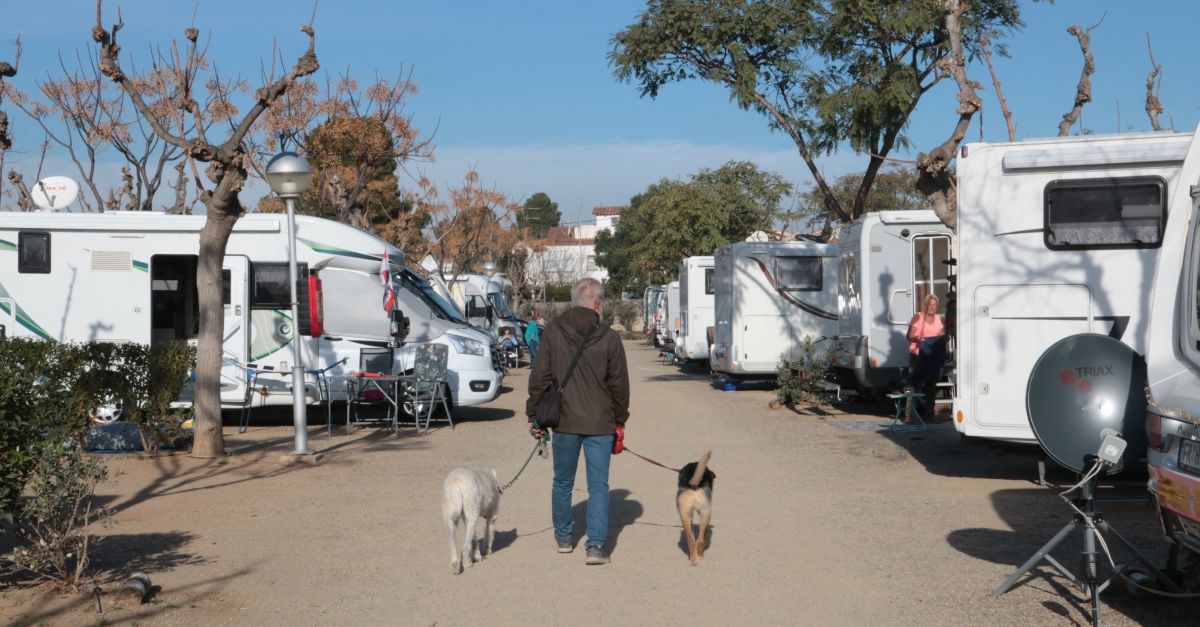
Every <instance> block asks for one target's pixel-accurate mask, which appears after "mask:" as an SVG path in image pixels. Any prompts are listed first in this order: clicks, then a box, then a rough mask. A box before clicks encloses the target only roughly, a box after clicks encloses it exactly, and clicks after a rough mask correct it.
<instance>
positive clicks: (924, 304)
mask: <svg viewBox="0 0 1200 627" xmlns="http://www.w3.org/2000/svg"><path fill="white" fill-rule="evenodd" d="M931 300H932V301H935V302H939V303H940V302H942V301H940V300H938V297H937V294H926V295H925V298H922V299H921V310H922V311H924V310H925V308H926V307H927V306H929V301H931Z"/></svg>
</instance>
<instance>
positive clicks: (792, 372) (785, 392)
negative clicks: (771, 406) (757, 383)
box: [775, 336, 832, 405]
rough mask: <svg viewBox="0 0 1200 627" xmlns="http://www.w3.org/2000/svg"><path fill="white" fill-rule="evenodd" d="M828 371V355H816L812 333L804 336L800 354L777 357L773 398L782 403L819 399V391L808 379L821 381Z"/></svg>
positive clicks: (790, 403) (828, 373)
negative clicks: (777, 364) (777, 363)
mask: <svg viewBox="0 0 1200 627" xmlns="http://www.w3.org/2000/svg"><path fill="white" fill-rule="evenodd" d="M831 372H832V369H831V368H830V366H829V355H828V354H824V355H818V354H817V351H816V344H815V342H814V341H813V338H812V336H805V338H804V341H803V342H802V343H801V346H800V355H799V356H797V357H789V356H788V355H780V356H779V366H778V367H777V368H776V370H775V373H776V379H777V381H776V383H777V384H778V387H776V388H775V399H776V400H777V401H779V402H780V403H782V404H784V405H795V404H796V403H818V402H821V401H822V400H823V399H822V398H821V396H822V395H821V391H820V390H819V389H818V390H814V389H813V387H812V385H811V382H812V381H824V380H826V379H827V378H828V377H829V375H830V373H831Z"/></svg>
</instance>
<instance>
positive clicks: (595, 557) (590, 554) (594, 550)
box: [587, 546, 610, 566]
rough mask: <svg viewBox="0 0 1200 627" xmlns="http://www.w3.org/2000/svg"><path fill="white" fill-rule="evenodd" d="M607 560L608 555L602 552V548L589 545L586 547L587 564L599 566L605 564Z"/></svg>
mask: <svg viewBox="0 0 1200 627" xmlns="http://www.w3.org/2000/svg"><path fill="white" fill-rule="evenodd" d="M609 561H610V560H609V559H608V556H607V555H605V554H604V549H602V548H600V547H598V546H589V547H588V548H587V563H588V565H590V566H599V565H601V564H607V563H608V562H609Z"/></svg>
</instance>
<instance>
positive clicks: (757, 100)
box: [609, 0, 1022, 220]
mask: <svg viewBox="0 0 1200 627" xmlns="http://www.w3.org/2000/svg"><path fill="white" fill-rule="evenodd" d="M943 14H944V12H943V8H942V5H941V3H940V2H934V1H932V0H929V1H925V2H896V1H895V0H649V1H648V2H647V6H646V10H645V11H644V12H643V13H642V14H641V16H640V17H639V18H638V20H637V21H636V22H634V23H633V24H631V25H629V26H627V27H626V28H625V29H624V30H622V31H621V32H619V33H617V34H616V35H615V36H613V39H612V43H613V51H612V52H611V53H610V55H609V62H610V64H611V65H612V67H613V73H614V76H615V77H616V78H617V79H618V80H621V81H625V82H629V83H633V84H636V85H637V86H638V87H639V88H640V89H641V92H642V95H643V96H650V97H652V98H653V97H655V96H657V94H658V91H659V89H661V88H662V87H663V86H664V85H666V84H668V83H672V82H676V81H684V80H690V79H699V80H704V81H709V82H713V83H717V84H719V85H722V86H724V87H726V88H727V89H728V90H729V93H730V97H731V99H732V100H733V101H734V102H735V103H737V105H738V106H739V107H741V108H742V109H747V110H754V111H757V112H759V113H760V114H762V115H764V116H765V117H766V118H767V119H768V121H769V124H770V126H771V128H773V129H775V130H780V131H783V132H785V133H787V135H788V136H789V137H790V138H791V139H792V141H793V142H794V143H795V144H796V148H797V150H798V151H799V153H800V156H801V158H803V159H804V162H805V164H806V165H807V166H808V168H809V171H810V172H811V174H812V176H813V178H814V179H815V180H816V181H817V188H818V189H819V190H820V193H821V196H822V198H821V199H822V202H823V205H824V207H825V209H826V211H827V212H828V213H829V214H830V216H832V217H833V218H835V219H840V220H850V219H853V218H855V217H858V216H859V215H862V213H863V212H864V211H866V207H867V204H868V197H869V193H870V189H871V186H872V185H873V184H874V181H875V178H876V175H877V173H878V171H879V168H880V167H881V166H882V165H883V163H884V158H885V157H886V156H887V155H888V154H889V153H890V152H891V151H892V150H893V149H895V148H903V147H907V146H908V145H909V144H908V140H907V138H906V136H905V135H904V129H905V127H906V126H907V124H908V118H909V115H910V114H911V113H912V111H913V110H914V109H915V108H916V106H917V103H918V101H919V100H920V99H921V96H922V95H923V94H925V92H927V91H928V90H929V89H931V88H932V87H933V86H934V84H936V83H937V81H938V80H939V76H938V74H937V71H936V68H937V66H938V62H939V61H940V60H941V59H942V58H944V57H945V56H946V55H947V54H948V52H949V46H948V43H947V41H946V35H945V32H944V30H943V28H942V23H943V19H942V18H943ZM1021 26H1022V23H1021V20H1020V9H1019V6H1018V2H1017V0H977V1H976V2H973V3H972V4H971V8H970V12H969V13H968V14H967V15H965V16H964V32H963V44H964V47H965V48H966V50H967V51H968V53H969V54H972V55H974V54H976V53H977V52H979V50H980V48H979V41H980V37H981V35H984V34H989V35H990V36H991V39H992V41H993V42H995V41H997V40H999V39H1000V37H1002V36H1004V35H1007V34H1008V33H1010V32H1011V31H1012V30H1014V29H1017V28H1020V27H1021ZM997 50H998V51H999V52H1000V53H1001V54H1003V53H1004V49H1003V46H998V47H997ZM846 144H848V145H849V147H850V148H851V149H853V150H854V151H855V152H858V153H860V154H863V153H865V154H866V155H868V160H867V166H866V168H865V170H864V173H863V175H862V179H861V181H860V182H859V185H858V188H857V189H856V190H855V191H854V194H853V199H852V202H850V203H845V202H843V201H841V200H839V199H838V197H837V194H835V192H834V190H833V188H832V187H831V186H830V185H829V184H828V183H827V182H826V181H825V179H824V177H823V176H822V174H821V169H820V166H819V164H818V163H817V158H818V157H820V156H822V155H827V154H829V153H831V152H833V151H835V150H836V149H838V147H839V146H842V145H846Z"/></svg>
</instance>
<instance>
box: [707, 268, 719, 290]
mask: <svg viewBox="0 0 1200 627" xmlns="http://www.w3.org/2000/svg"><path fill="white" fill-rule="evenodd" d="M704 293H705V294H716V293H717V271H716V270H714V269H712V268H707V269H705V270H704Z"/></svg>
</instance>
